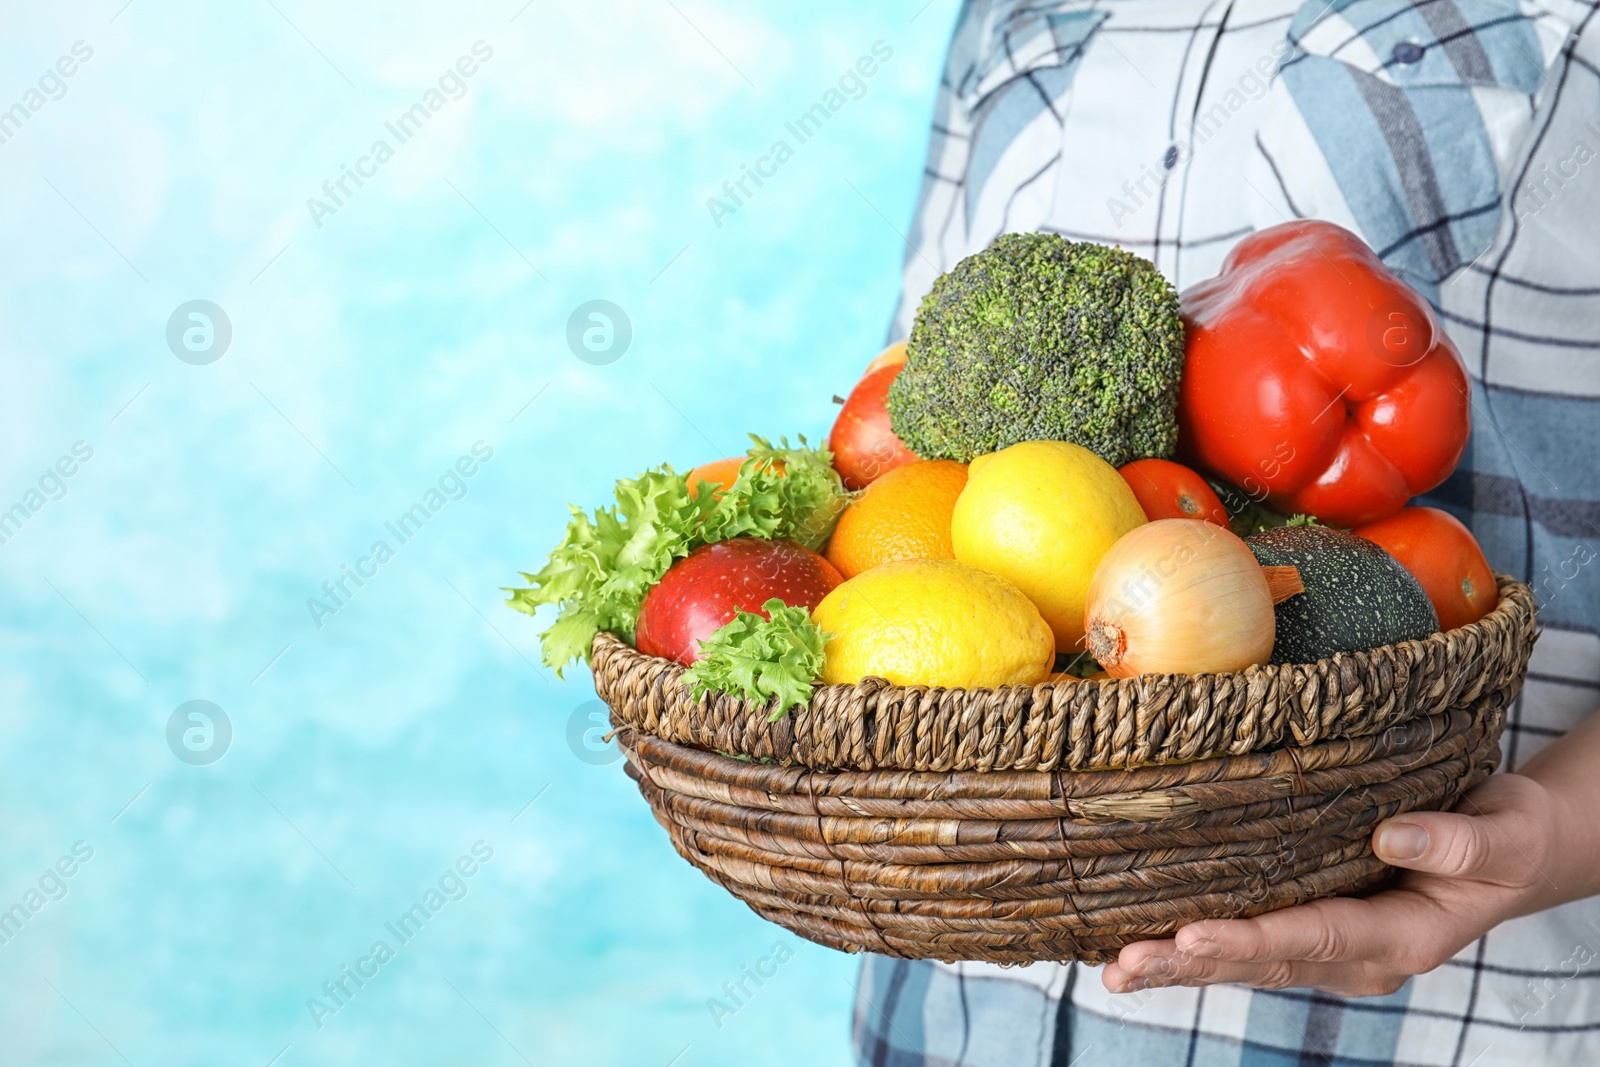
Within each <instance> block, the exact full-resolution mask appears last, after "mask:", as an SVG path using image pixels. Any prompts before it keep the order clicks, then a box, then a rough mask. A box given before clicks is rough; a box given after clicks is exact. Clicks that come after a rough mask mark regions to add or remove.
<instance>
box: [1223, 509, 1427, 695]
mask: <svg viewBox="0 0 1600 1067" xmlns="http://www.w3.org/2000/svg"><path fill="white" fill-rule="evenodd" d="M1245 544H1247V545H1249V546H1250V551H1251V552H1254V553H1255V557H1256V561H1257V562H1258V563H1260V564H1261V565H1262V566H1263V567H1294V568H1295V569H1296V570H1298V571H1299V572H1300V581H1301V582H1302V583H1303V584H1304V585H1305V587H1306V588H1305V592H1303V593H1299V594H1297V595H1295V596H1292V597H1290V598H1289V599H1287V600H1285V601H1283V602H1282V603H1280V604H1279V605H1278V606H1277V608H1276V609H1275V610H1276V612H1277V626H1278V636H1277V640H1276V641H1275V642H1274V644H1273V646H1272V662H1273V663H1314V662H1316V661H1317V660H1319V659H1326V658H1327V657H1329V656H1331V655H1333V654H1334V653H1335V652H1364V651H1366V650H1367V649H1369V648H1377V647H1378V646H1380V645H1392V644H1395V643H1396V642H1399V641H1412V640H1417V639H1420V638H1424V637H1427V636H1429V635H1430V634H1435V633H1438V632H1439V616H1438V615H1437V614H1436V613H1435V612H1434V610H1433V605H1432V604H1431V603H1430V602H1429V601H1428V595H1427V594H1426V593H1424V592H1423V591H1422V586H1420V585H1419V584H1417V580H1416V579H1415V578H1413V577H1412V576H1411V572H1410V571H1408V570H1406V569H1405V567H1403V566H1401V565H1400V562H1399V561H1398V560H1396V559H1395V558H1394V557H1393V556H1391V555H1389V553H1387V552H1385V551H1384V550H1383V549H1382V548H1380V547H1378V546H1377V545H1375V544H1373V543H1372V542H1371V541H1368V540H1367V539H1366V538H1364V537H1357V536H1356V535H1355V534H1352V533H1346V532H1345V531H1343V530H1333V529H1329V528H1328V527H1326V526H1282V527H1279V528H1277V529H1274V530H1264V531H1262V532H1261V533H1258V534H1253V535H1251V536H1250V537H1247V538H1245Z"/></svg>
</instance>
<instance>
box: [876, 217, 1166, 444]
mask: <svg viewBox="0 0 1600 1067" xmlns="http://www.w3.org/2000/svg"><path fill="white" fill-rule="evenodd" d="M1182 372H1183V323H1182V320H1181V319H1179V317H1178V294H1177V292H1176V291H1175V290H1174V289H1173V287H1172V284H1171V283H1170V282H1168V281H1167V280H1166V279H1165V278H1163V277H1162V276H1161V274H1160V272H1159V271H1157V270H1156V268H1155V266H1154V265H1153V264H1152V263H1151V262H1150V261H1149V260H1147V259H1144V258H1142V257H1140V256H1137V255H1134V254H1133V253H1131V252H1125V251H1123V250H1122V249H1119V248H1113V247H1110V246H1108V245H1098V244H1092V243H1090V242H1086V241H1069V240H1067V239H1066V238H1064V237H1059V236H1057V235H1055V234H1048V233H1012V234H1003V235H1001V236H1000V237H997V238H995V240H994V242H993V243H992V244H990V245H989V247H988V248H986V249H984V250H983V251H982V252H979V253H977V254H976V255H972V256H968V257H967V258H966V259H963V260H962V261H961V262H960V263H957V264H956V266H955V269H954V270H951V271H950V272H949V273H947V274H944V275H942V276H940V278H939V279H938V281H936V282H934V283H933V289H932V291H931V292H929V293H928V295H927V297H925V298H924V299H923V301H922V306H921V307H920V308H919V309H918V310H917V318H916V322H915V324H914V325H913V326H912V328H911V338H910V341H909V342H908V343H907V346H906V363H905V366H904V368H902V369H901V371H900V373H899V374H898V375H897V376H896V377H895V379H894V382H893V384H892V385H890V387H889V401H888V407H889V419H890V423H891V424H892V425H893V427H894V432H895V433H896V434H898V435H899V437H900V439H901V440H902V441H904V442H905V443H906V445H907V447H909V448H910V449H911V450H912V451H913V452H915V453H916V454H917V455H919V456H921V457H923V458H924V459H954V460H959V461H961V462H963V463H965V462H967V461H969V460H971V459H972V458H973V457H974V456H979V455H983V454H984V453H986V452H994V451H997V450H998V449H1002V448H1005V447H1007V446H1009V445H1014V444H1016V443H1017V442H1019V441H1034V440H1047V441H1072V442H1074V443H1076V444H1080V445H1082V446H1084V447H1085V448H1088V449H1090V450H1091V451H1093V452H1095V453H1096V454H1098V455H1099V456H1100V457H1101V458H1102V459H1104V460H1105V461H1106V462H1107V463H1110V464H1111V465H1112V466H1116V467H1120V466H1122V465H1123V464H1124V463H1129V462H1131V461H1133V460H1136V459H1143V458H1145V457H1147V456H1169V455H1171V454H1172V451H1173V449H1174V448H1175V447H1176V445H1177V442H1178V424H1177V418H1176V410H1177V405H1178V381H1179V378H1180V376H1181V375H1182Z"/></svg>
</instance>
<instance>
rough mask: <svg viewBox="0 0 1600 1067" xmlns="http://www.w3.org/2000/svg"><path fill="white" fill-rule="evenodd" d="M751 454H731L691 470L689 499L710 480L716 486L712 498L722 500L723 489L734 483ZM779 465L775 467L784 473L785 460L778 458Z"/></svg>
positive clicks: (780, 472) (696, 494)
mask: <svg viewBox="0 0 1600 1067" xmlns="http://www.w3.org/2000/svg"><path fill="white" fill-rule="evenodd" d="M749 458H750V457H749V456H729V457H728V458H727V459H714V460H712V461H711V462H710V463H702V464H700V466H698V467H696V468H695V469H694V470H692V471H690V472H689V475H688V482H689V499H690V500H693V499H694V498H695V497H696V496H698V495H699V494H698V493H697V492H696V489H698V487H699V485H700V483H701V482H710V483H711V484H712V485H713V486H715V487H716V488H715V489H714V490H712V493H711V499H713V500H721V499H722V492H723V490H725V489H727V488H728V486H730V485H732V484H733V482H734V479H736V478H738V477H739V468H740V467H741V466H743V465H744V461H745V460H747V459H749ZM775 462H776V463H777V466H776V467H774V468H773V469H774V470H776V471H777V472H778V473H779V474H782V473H783V469H784V468H783V460H781V459H780V460H776V461H775Z"/></svg>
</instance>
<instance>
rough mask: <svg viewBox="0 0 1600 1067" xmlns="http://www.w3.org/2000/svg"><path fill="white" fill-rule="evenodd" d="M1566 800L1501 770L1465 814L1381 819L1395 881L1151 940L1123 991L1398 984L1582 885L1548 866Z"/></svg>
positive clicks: (1132, 958) (1379, 836) (1114, 985)
mask: <svg viewBox="0 0 1600 1067" xmlns="http://www.w3.org/2000/svg"><path fill="white" fill-rule="evenodd" d="M1570 820H1571V814H1570V813H1567V812H1565V811H1564V809H1563V807H1562V799H1561V797H1560V796H1559V795H1558V794H1557V793H1555V792H1552V791H1551V790H1550V789H1547V788H1546V787H1545V786H1544V785H1542V784H1540V783H1539V782H1538V781H1535V780H1534V779H1532V778H1528V777H1525V776H1523V775H1520V774H1496V775H1493V776H1491V777H1489V778H1487V779H1485V780H1484V781H1483V782H1482V783H1481V784H1479V785H1478V787H1477V788H1475V789H1473V790H1472V791H1471V792H1470V793H1468V794H1467V795H1466V796H1464V797H1462V799H1461V802H1460V803H1459V804H1457V805H1456V810H1455V812H1453V813H1452V812H1412V813H1409V814H1406V815H1400V816H1396V817H1395V818H1392V819H1388V820H1385V821H1384V822H1382V823H1379V824H1378V826H1377V828H1376V829H1375V830H1374V831H1373V838H1372V844H1373V849H1374V850H1375V851H1376V852H1377V854H1378V856H1379V858H1380V859H1382V860H1383V861H1384V862H1385V863H1389V864H1392V865H1394V866H1396V867H1404V868H1407V870H1406V873H1405V874H1403V875H1402V876H1401V877H1400V879H1399V881H1398V882H1397V883H1396V884H1395V886H1394V888H1392V889H1387V890H1384V891H1382V892H1379V893H1375V894H1373V895H1372V896H1369V897H1365V898H1356V897H1332V898H1328V899H1325V900H1317V901H1313V902H1312V903H1310V904H1303V905H1300V906H1299V907H1293V908H1285V909H1284V910H1282V911H1275V912H1271V913H1269V914H1266V915H1262V916H1258V917H1257V918H1254V919H1209V920H1203V921H1201V922H1195V923H1190V924H1189V925H1188V926H1185V927H1183V928H1182V929H1181V930H1179V931H1178V932H1177V935H1176V936H1175V937H1174V938H1173V939H1172V940H1170V941H1141V942H1139V943H1137V944H1133V945H1128V946H1127V947H1125V948H1124V949H1123V950H1122V953H1121V955H1120V956H1119V957H1118V958H1117V962H1116V963H1112V964H1108V965H1107V966H1106V968H1105V970H1104V971H1103V972H1102V974H1101V981H1103V982H1104V983H1105V986H1106V988H1107V989H1109V990H1110V991H1111V992H1113V993H1130V992H1133V991H1134V990H1138V989H1149V988H1155V987H1158V986H1168V985H1209V984H1211V983H1213V982H1239V983H1242V984H1244V985H1249V986H1254V987H1256V988H1258V989H1282V988H1284V987H1286V986H1307V987H1311V988H1314V989H1322V990H1326V991H1327V992H1330V993H1337V994H1339V995H1341V996H1347V997H1367V996H1379V995H1382V994H1385V993H1392V992H1394V991H1395V990H1396V989H1398V988H1400V986H1401V984H1402V983H1404V982H1405V980H1406V979H1407V978H1410V977H1411V976H1412V975H1416V974H1422V973H1424V972H1426V971H1431V970H1433V969H1434V968H1435V967H1437V966H1439V965H1440V964H1442V963H1443V962H1444V961H1445V960H1447V959H1449V958H1450V957H1451V956H1453V955H1455V954H1456V953H1457V952H1459V951H1460V950H1461V949H1463V948H1464V947H1466V946H1467V945H1469V944H1471V943H1472V942H1473V941H1474V940H1476V939H1477V938H1479V937H1481V936H1482V935H1483V934H1484V933H1486V932H1487V931H1489V930H1490V929H1492V928H1493V927H1495V926H1496V925H1498V924H1499V923H1501V922H1504V921H1505V920H1506V919H1510V918H1514V917H1516V916H1518V915H1524V914H1527V913H1528V912H1531V911H1537V910H1539V909H1540V908H1543V907H1548V906H1551V904H1553V903H1558V902H1560V900H1561V899H1563V898H1567V897H1569V896H1570V894H1567V893H1563V892H1562V891H1561V888H1560V887H1558V886H1557V885H1556V884H1555V883H1554V882H1552V881H1551V880H1550V878H1549V876H1548V875H1547V874H1546V871H1548V870H1551V869H1559V868H1560V867H1561V866H1562V864H1561V861H1560V860H1559V859H1558V858H1556V852H1557V849H1558V842H1559V841H1560V840H1562V838H1563V836H1564V835H1563V833H1562V829H1563V827H1564V826H1566V825H1570Z"/></svg>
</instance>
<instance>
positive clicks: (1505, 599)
mask: <svg viewBox="0 0 1600 1067" xmlns="http://www.w3.org/2000/svg"><path fill="white" fill-rule="evenodd" d="M1494 577H1495V581H1496V583H1497V584H1498V587H1499V592H1500V598H1499V600H1497V601H1496V602H1495V606H1494V609H1493V610H1491V611H1490V612H1488V613H1487V614H1486V615H1484V616H1483V617H1482V618H1481V619H1478V620H1477V621H1476V622H1469V623H1468V624H1467V625H1465V626H1458V627H1456V628H1455V629H1454V630H1440V631H1438V632H1437V633H1433V634H1430V635H1428V636H1427V637H1422V638H1417V639H1415V640H1412V641H1397V642H1395V643H1394V644H1392V645H1378V646H1376V647H1374V648H1369V649H1365V650H1363V651H1360V652H1336V653H1334V654H1333V655H1332V656H1329V657H1327V658H1325V659H1320V660H1315V661H1313V662H1310V663H1270V664H1269V663H1258V664H1253V665H1252V666H1249V667H1246V668H1245V669H1244V670H1242V671H1207V672H1204V673H1200V674H1162V673H1158V672H1151V673H1149V674H1140V675H1134V676H1133V677H1131V678H1084V679H1081V680H1079V681H1076V682H1051V681H1044V682H1035V683H1033V684H1031V685H998V686H941V685H902V684H898V683H895V682H891V681H889V680H888V679H886V678H880V677H878V676H876V675H868V676H867V677H865V678H863V679H861V681H859V682H833V683H826V682H818V683H816V684H815V685H814V686H813V687H812V689H813V692H812V697H811V702H812V704H813V706H815V705H816V704H817V703H818V697H819V696H820V694H822V693H823V692H825V691H827V690H834V691H840V690H847V689H855V688H857V687H858V686H863V685H865V686H871V687H872V688H874V689H879V690H913V689H914V690H917V691H919V692H924V693H947V692H962V693H1005V692H1007V691H1008V690H1014V689H1027V690H1037V689H1053V688H1056V687H1057V686H1071V687H1073V688H1077V687H1079V686H1091V687H1098V686H1114V685H1127V684H1129V683H1136V682H1138V681H1140V680H1141V679H1166V680H1169V681H1170V680H1179V679H1181V680H1183V681H1184V682H1189V681H1193V680H1195V679H1200V678H1217V677H1223V676H1231V677H1234V678H1240V679H1243V680H1245V683H1246V684H1248V680H1249V679H1250V678H1251V677H1252V676H1253V675H1256V674H1260V673H1262V672H1266V671H1279V670H1282V669H1283V668H1285V667H1301V668H1304V667H1314V666H1317V665H1318V664H1330V665H1332V664H1338V663H1340V662H1342V661H1348V660H1354V659H1368V658H1371V657H1372V656H1373V655H1375V654H1376V653H1379V652H1381V651H1383V650H1385V649H1403V648H1407V647H1409V646H1418V647H1427V646H1430V645H1431V646H1435V647H1441V648H1442V647H1444V644H1445V642H1446V640H1447V638H1448V637H1449V635H1451V634H1477V633H1482V632H1483V631H1484V630H1485V629H1486V628H1487V627H1489V626H1491V625H1493V624H1495V623H1510V622H1514V619H1515V615H1516V614H1517V613H1518V612H1519V605H1518V603H1517V596H1516V591H1517V590H1518V589H1521V590H1526V591H1527V592H1528V597H1529V600H1530V601H1531V600H1532V590H1531V589H1529V588H1528V587H1527V586H1526V585H1524V584H1523V583H1522V582H1520V581H1518V580H1517V579H1516V578H1513V577H1512V576H1511V575H1509V574H1506V573H1504V572H1501V571H1495V572H1494ZM1530 608H1531V604H1530ZM602 643H609V644H612V645H615V646H620V648H619V649H618V651H620V652H621V653H622V654H623V655H625V656H627V657H629V658H638V659H641V660H648V661H654V662H655V663H659V664H662V665H664V666H665V667H666V668H667V669H668V670H671V671H673V672H674V673H675V674H676V675H678V676H679V677H681V676H682V674H683V672H684V671H686V670H688V668H687V667H686V666H685V665H684V664H682V663H679V662H678V661H677V660H671V659H666V658H664V657H661V656H652V655H650V654H649V653H646V652H640V651H639V650H638V649H637V648H635V647H633V645H631V644H629V643H628V642H627V641H626V640H624V639H623V638H621V637H619V636H618V635H616V634H614V633H612V632H610V631H601V632H600V633H599V634H597V635H596V636H595V644H596V645H597V646H598V645H601V644H602ZM735 699H737V698H735ZM744 703H746V704H748V705H750V706H751V707H752V708H760V707H763V706H764V705H761V704H757V703H756V702H754V701H749V700H747V701H744Z"/></svg>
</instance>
